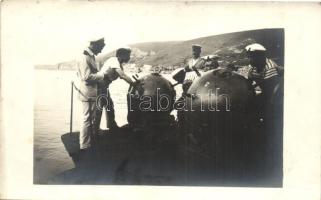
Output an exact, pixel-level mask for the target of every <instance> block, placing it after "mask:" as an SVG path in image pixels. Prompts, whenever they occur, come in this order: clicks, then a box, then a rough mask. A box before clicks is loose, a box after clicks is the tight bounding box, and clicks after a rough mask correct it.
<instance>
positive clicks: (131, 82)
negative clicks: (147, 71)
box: [116, 68, 133, 84]
mask: <svg viewBox="0 0 321 200" xmlns="http://www.w3.org/2000/svg"><path fill="white" fill-rule="evenodd" d="M116 72H117V74H118V75H119V78H121V79H123V80H125V81H126V82H127V83H129V84H133V81H132V79H131V78H130V77H129V76H127V74H125V72H124V71H123V70H121V69H119V68H117V69H116Z"/></svg>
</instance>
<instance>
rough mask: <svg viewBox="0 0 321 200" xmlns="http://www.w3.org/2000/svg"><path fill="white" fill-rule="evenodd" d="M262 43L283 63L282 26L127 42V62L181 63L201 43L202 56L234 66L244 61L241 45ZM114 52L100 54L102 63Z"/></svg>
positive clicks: (142, 63)
mask: <svg viewBox="0 0 321 200" xmlns="http://www.w3.org/2000/svg"><path fill="white" fill-rule="evenodd" d="M254 42H257V43H260V44H262V45H263V46H265V47H266V48H267V49H268V51H267V56H268V57H270V58H273V59H274V60H275V61H277V62H278V63H279V64H281V65H283V63H284V31H283V29H260V30H251V31H244V32H235V33H227V34H222V35H215V36H208V37H202V38H197V39H193V40H188V41H173V42H148V43H138V44H132V45H129V46H130V47H131V48H132V49H133V53H132V54H133V55H132V56H133V58H132V60H131V63H135V64H137V65H144V64H147V65H152V66H157V65H163V66H181V65H182V64H183V63H184V62H186V60H187V59H188V58H190V57H191V46H192V44H195V43H196V44H200V45H201V46H202V55H212V54H216V55H218V56H220V57H221V61H222V62H223V64H227V63H230V62H234V63H235V64H236V65H242V64H244V63H246V54H245V53H244V48H245V46H247V45H248V44H251V43H254ZM114 54H115V52H112V53H109V54H107V55H102V56H100V61H101V62H102V63H103V62H104V61H105V60H106V59H108V58H109V57H110V56H112V55H114Z"/></svg>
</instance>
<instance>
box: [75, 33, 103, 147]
mask: <svg viewBox="0 0 321 200" xmlns="http://www.w3.org/2000/svg"><path fill="white" fill-rule="evenodd" d="M104 46H105V41H104V38H101V39H98V40H93V41H90V44H89V47H88V48H86V49H85V50H84V51H83V55H82V58H81V60H80V62H78V65H77V76H78V79H79V85H78V87H79V88H78V93H79V94H78V97H79V99H80V101H81V102H82V118H81V129H80V135H79V143H80V152H85V151H86V150H89V149H90V147H91V145H92V141H91V140H92V135H93V134H94V131H95V130H94V127H97V125H96V124H97V120H96V119H95V115H96V114H95V112H96V110H97V109H96V98H97V96H98V93H97V88H98V84H99V83H103V82H104V74H103V73H100V72H98V68H97V64H96V59H95V56H96V55H98V54H99V53H101V51H102V49H103V48H104ZM93 126H94V127H93Z"/></svg>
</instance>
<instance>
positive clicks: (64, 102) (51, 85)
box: [34, 70, 181, 184]
mask: <svg viewBox="0 0 321 200" xmlns="http://www.w3.org/2000/svg"><path fill="white" fill-rule="evenodd" d="M166 77H167V78H168V77H169V76H168V75H166ZM72 80H75V72H73V71H51V70H35V97H34V129H35V130H34V183H40V184H41V183H44V184H45V183H47V181H48V180H50V179H51V178H52V177H53V176H55V175H56V174H59V173H61V172H63V171H66V170H68V169H72V168H74V167H75V166H74V164H73V162H72V160H71V158H70V157H69V155H68V153H67V151H66V150H65V147H64V146H63V143H62V142H61V135H63V134H65V133H68V132H69V125H70V96H71V81H72ZM176 89H178V90H179V91H177V94H179V93H180V92H181V87H180V86H177V87H176ZM127 90H128V84H127V83H126V82H125V81H123V80H119V79H118V80H116V81H114V82H113V83H112V84H111V86H110V92H111V96H112V98H113V101H114V104H115V110H116V121H117V123H118V125H120V126H121V125H124V124H126V123H127V102H126V93H127ZM76 93H77V92H76V91H74V106H73V108H74V114H73V131H79V127H80V116H81V115H80V114H81V103H80V101H79V100H78V99H77V94H76ZM103 117H104V116H103ZM104 122H105V121H104V120H102V123H101V128H102V129H106V124H105V123H104Z"/></svg>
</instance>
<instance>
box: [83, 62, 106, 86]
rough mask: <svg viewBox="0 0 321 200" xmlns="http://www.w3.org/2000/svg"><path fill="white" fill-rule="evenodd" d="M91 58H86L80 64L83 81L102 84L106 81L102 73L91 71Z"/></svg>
mask: <svg viewBox="0 0 321 200" xmlns="http://www.w3.org/2000/svg"><path fill="white" fill-rule="evenodd" d="M89 59H90V58H89V57H88V56H84V57H83V59H82V60H81V62H80V63H79V67H78V69H79V75H80V78H81V80H82V81H87V82H100V81H103V79H104V74H102V73H99V72H98V73H92V71H91V70H90V66H89V65H91V63H90V60H89Z"/></svg>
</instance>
